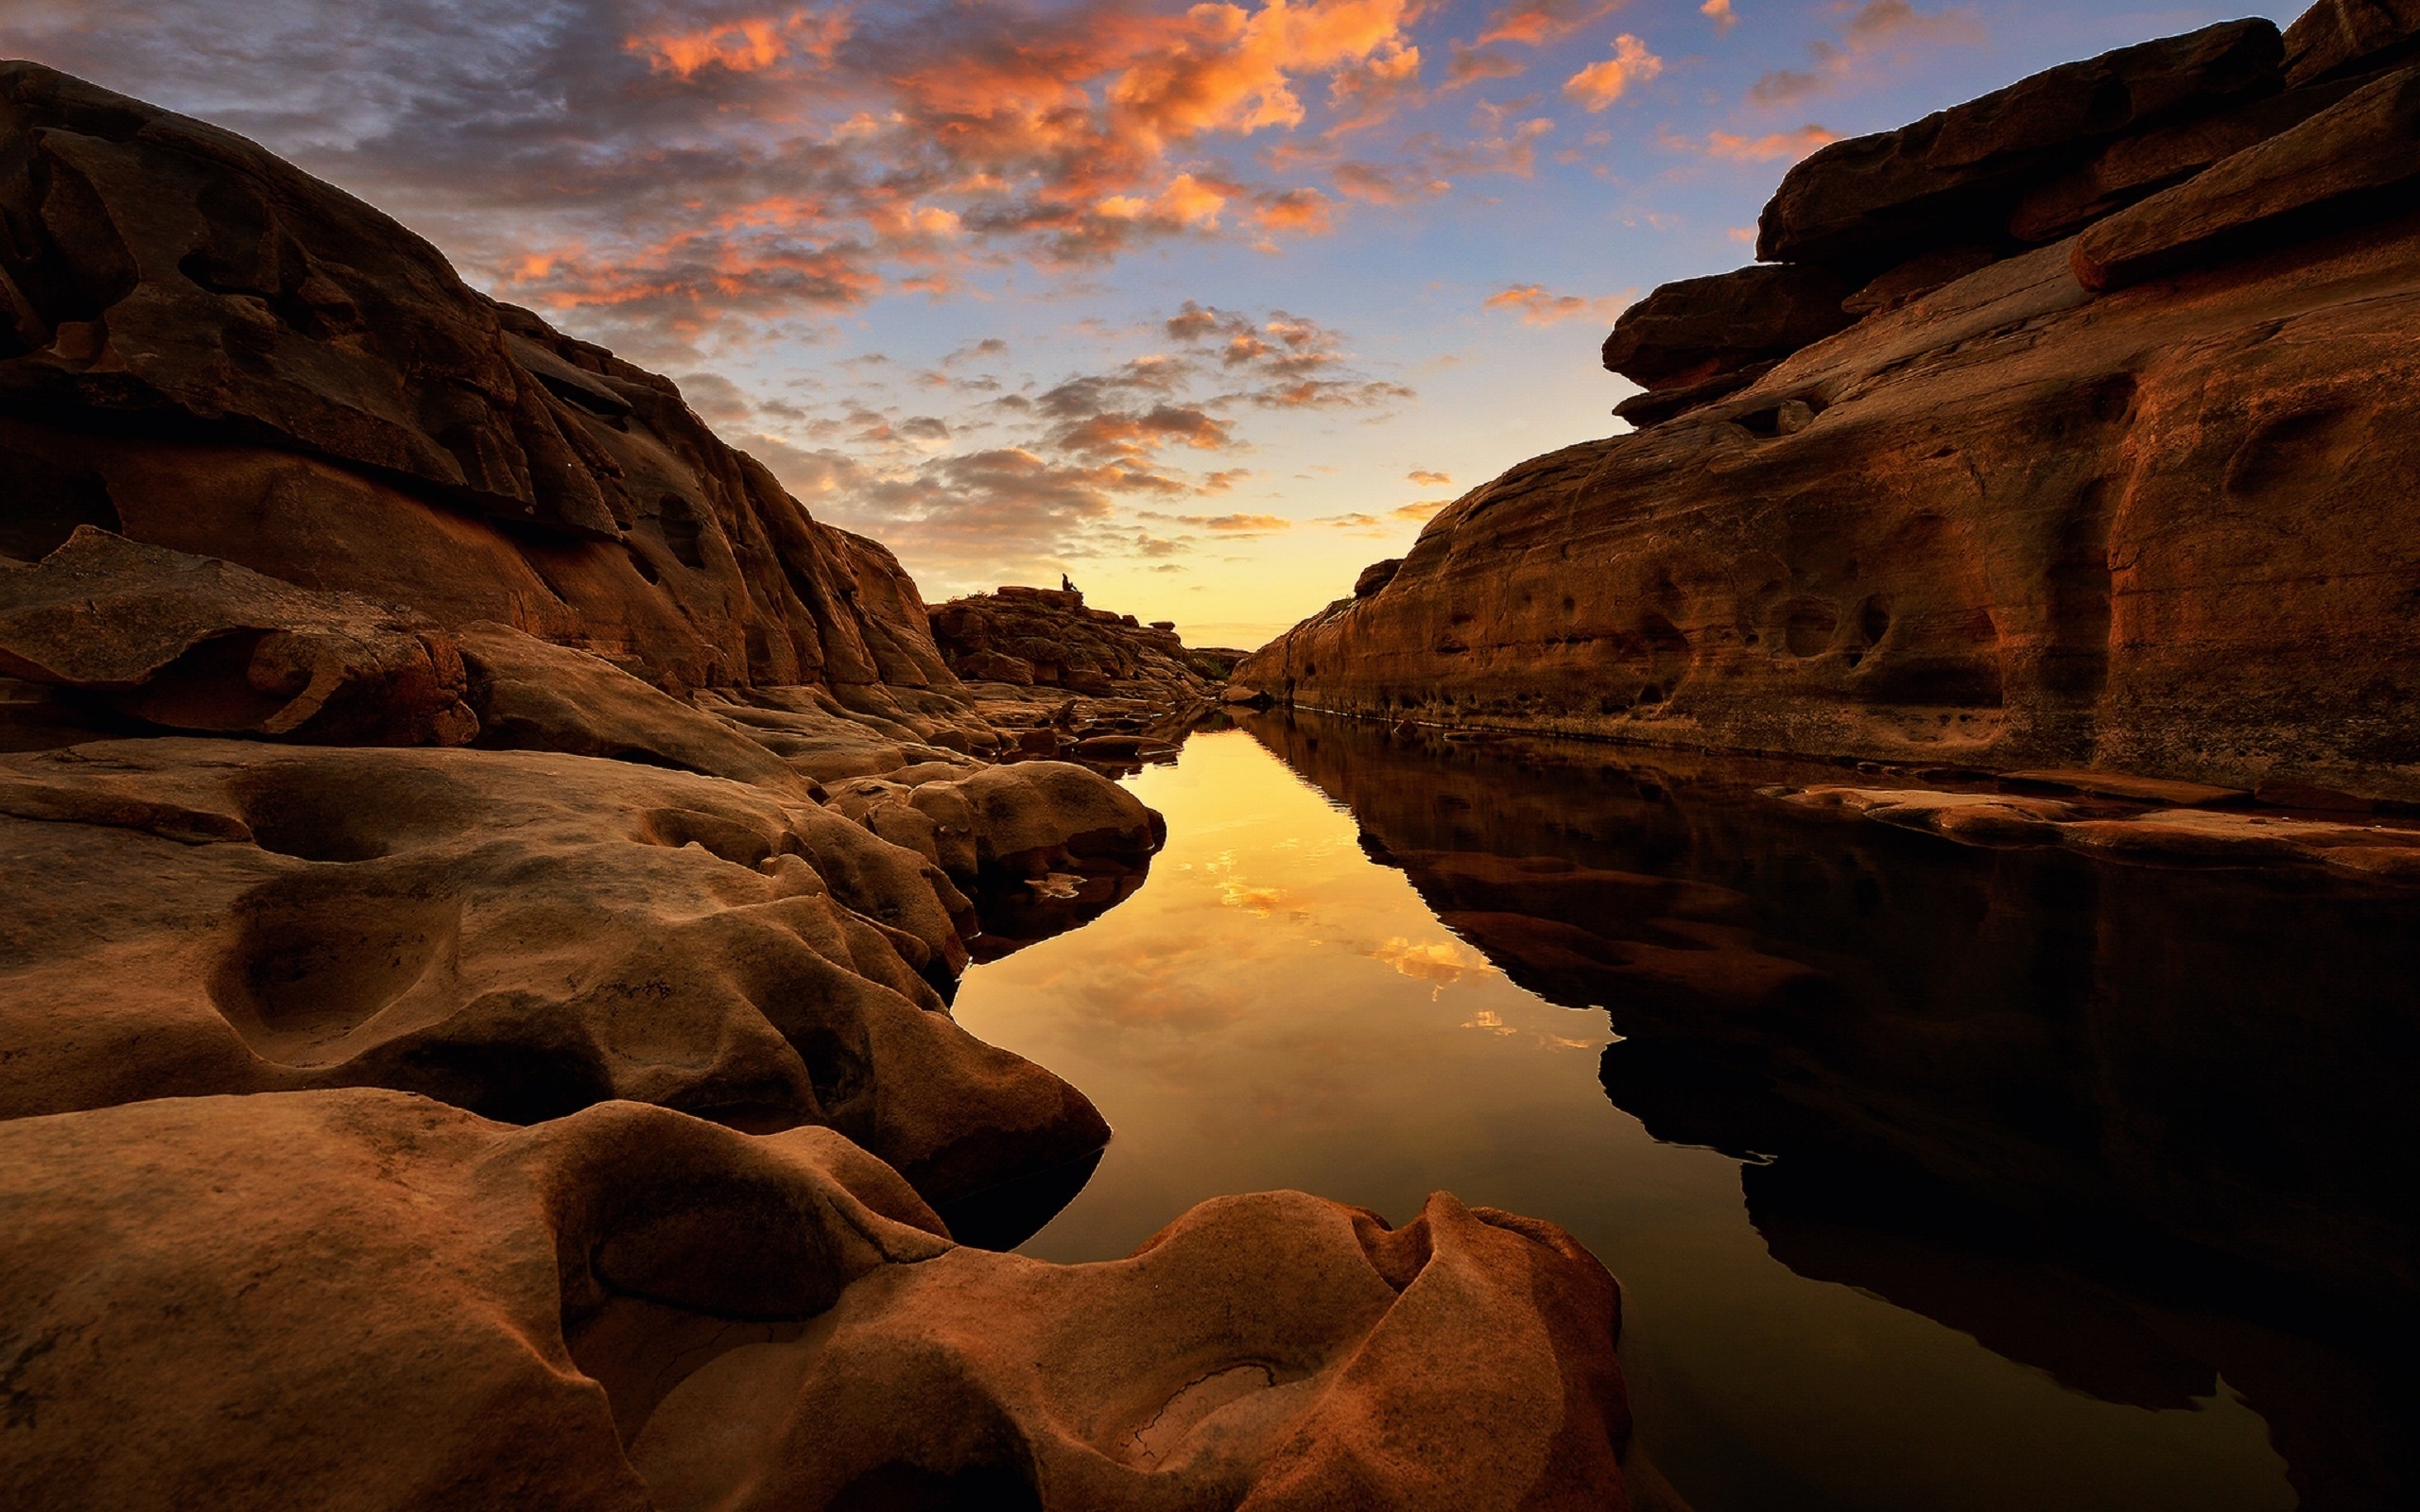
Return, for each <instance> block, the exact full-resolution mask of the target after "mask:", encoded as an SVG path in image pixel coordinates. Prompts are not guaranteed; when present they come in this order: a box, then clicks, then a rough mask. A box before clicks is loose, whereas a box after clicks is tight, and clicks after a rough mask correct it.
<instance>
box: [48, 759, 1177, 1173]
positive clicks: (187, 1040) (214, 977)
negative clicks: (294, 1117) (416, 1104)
mask: <svg viewBox="0 0 2420 1512" xmlns="http://www.w3.org/2000/svg"><path fill="white" fill-rule="evenodd" d="M1077 775H1079V776H1083V777H1089V774H1083V773H1079V774H1077ZM1102 785H1103V786H1107V784H1105V783H1104V784H1102ZM1112 791H1115V789H1113V790H1112ZM1120 796H1121V797H1122V796H1123V795H1122V794H1121V795H1120ZM1128 801H1129V802H1132V799H1128ZM0 813H5V814H6V815H8V817H5V818H0V851H5V853H6V856H7V864H6V866H5V867H0V892H5V893H6V894H7V902H6V906H5V908H0V919H5V920H6V923H5V926H0V927H4V928H5V942H6V954H5V958H4V959H0V1056H5V1057H6V1059H7V1063H8V1065H9V1077H8V1080H7V1084H6V1086H5V1088H0V1116H6V1117H25V1116H27V1115H31V1114H39V1113H49V1112H60V1111H66V1110H69V1109H74V1108H95V1107H101V1106H106V1105H109V1104H113V1103H122V1102H128V1101H132V1100H135V1099H140V1098H147V1097H178V1096H199V1095H206V1094H211V1093H219V1092H251V1091H276V1090H281V1089H295V1088H311V1087H342V1086H360V1085H369V1086H383V1087H393V1088H400V1089H403V1090H406V1091H419V1092H424V1093H427V1094H428V1095H430V1096H434V1097H437V1098H440V1099H442V1100H443V1101H446V1102H449V1103H453V1104H455V1105H457V1106H458V1107H463V1108H471V1109H473V1110H475V1111H478V1112H482V1113H485V1114H487V1115H489V1116H491V1117H496V1118H505V1119H510V1120H512V1121H514V1122H525V1123H526V1122H531V1121H535V1120H541V1119H547V1118H555V1117H560V1116H562V1115H563V1114H565V1113H569V1112H571V1111H573V1110H575V1109H577V1108H582V1107H585V1106H587V1105H589V1104H592V1103H596V1102H600V1101H605V1100H608V1099H613V1098H627V1099H631V1100H635V1101H640V1102H648V1103H655V1104H659V1105H662V1106H664V1107H667V1108H681V1109H683V1110H684V1111H687V1112H692V1113H696V1114H698V1115H699V1116H700V1117H704V1118H711V1119H715V1120H717V1121H720V1122H724V1123H728V1124H731V1125H735V1126H737V1127H741V1128H750V1129H767V1128H783V1127H788V1126H791V1125H799V1124H810V1123H811V1124H821V1125H829V1126H831V1127H835V1128H838V1129H839V1130H840V1131H842V1132H843V1133H845V1134H847V1135H848V1136H849V1137H850V1138H852V1139H854V1140H856V1142H857V1143H860V1144H862V1145H864V1146H865V1147H866V1148H868V1149H869V1150H872V1151H873V1152H874V1153H875V1154H876V1155H878V1156H880V1157H882V1158H883V1159H885V1160H889V1161H890V1163H891V1164H892V1165H894V1166H896V1167H897V1168H898V1169H899V1170H900V1171H901V1172H902V1173H903V1174H905V1175H906V1176H907V1177H908V1179H909V1180H910V1181H911V1182H913V1183H915V1184H916V1185H917V1186H918V1188H919V1190H921V1191H923V1192H924V1193H925V1196H926V1198H927V1199H928V1200H930V1201H932V1202H934V1203H935V1204H937V1205H939V1206H941V1207H942V1208H944V1209H947V1208H949V1207H950V1206H951V1205H952V1204H953V1203H956V1202H958V1201H960V1200H962V1199H968V1198H973V1197H975V1196H977V1195H978V1194H982V1193H985V1192H987V1191H989V1190H990V1189H992V1188H994V1187H997V1186H999V1185H1001V1184H1002V1183H1004V1182H1008V1181H1011V1180H1012V1179H1015V1178H1018V1177H1022V1176H1025V1175H1027V1174H1029V1173H1033V1172H1037V1171H1043V1170H1048V1169H1055V1168H1057V1167H1061V1166H1063V1165H1066V1164H1068V1163H1069V1162H1072V1161H1077V1160H1083V1159H1086V1158H1088V1157H1089V1156H1091V1155H1092V1153H1093V1152H1095V1151H1097V1150H1098V1149H1099V1148H1100V1146H1101V1145H1102V1144H1103V1143H1105V1142H1106V1140H1107V1138H1108V1128H1107V1126H1106V1125H1103V1124H1102V1122H1101V1120H1100V1116H1099V1115H1098V1113H1097V1112H1095V1111H1094V1110H1093V1108H1092V1106H1091V1105H1090V1104H1089V1103H1087V1102H1085V1101H1084V1099H1083V1097H1082V1096H1081V1095H1080V1094H1079V1093H1077V1092H1076V1091H1074V1090H1073V1089H1071V1088H1069V1087H1067V1086H1066V1085H1065V1084H1064V1083H1063V1082H1061V1081H1059V1080H1058V1079H1057V1078H1056V1077H1054V1076H1051V1075H1050V1074H1047V1073H1046V1072H1044V1071H1042V1070H1041V1069H1040V1068H1038V1067H1035V1066H1033V1065H1031V1064H1029V1063H1028V1062H1026V1061H1024V1060H1021V1059H1019V1058H1018V1057H1015V1056H1012V1055H1010V1054H1008V1053H1007V1052H1005V1051H1000V1050H995V1049H993V1048H992V1047H990V1046H988V1045H985V1044H983V1043H981V1042H980V1041H978V1040H975V1039H974V1038H972V1037H971V1036H969V1035H967V1034H966V1033H965V1032H964V1031H963V1030H961V1029H959V1027H958V1026H957V1025H956V1024H955V1023H954V1022H951V1020H950V1018H949V1016H948V1014H947V1013H946V1012H945V1011H944V1010H943V1008H942V999H941V997H940V996H939V995H938V993H937V990H936V989H937V988H946V987H948V986H950V985H951V984H952V983H953V981H954V978H955V977H956V974H957V972H958V971H959V968H960V967H962V966H963V965H964V964H965V961H966V958H967V953H966V947H965V945H964V944H963V943H962V941H961V938H960V934H959V922H958V921H957V920H956V919H954V918H953V916H954V915H956V916H958V918H959V919H965V921H966V922H965V933H966V934H968V935H972V934H973V933H974V928H973V923H972V919H971V918H969V917H968V905H967V902H966V900H965V899H964V898H963V897H962V896H961V895H960V894H959V891H958V889H957V888H956V887H955V886H953V885H951V883H950V882H949V881H948V879H947V878H946V877H945V876H943V875H942V873H941V871H940V869H939V868H937V867H934V866H932V865H930V864H929V863H925V862H923V861H922V860H920V858H919V857H917V856H916V855H915V854H914V853H912V852H910V851H903V850H901V849H899V848H898V847H896V846H892V845H890V844H888V843H886V842H884V841H883V840H881V839H879V838H878V837H876V836H875V835H873V834H871V833H867V832H866V831H865V830H864V829H863V828H861V827H860V826H858V825H856V824H854V823H852V822H850V821H849V820H848V819H847V818H845V817H843V816H840V815H838V814H834V813H830V812H828V811H826V810H823V809H821V808H818V807H817V806H815V805H814V804H813V803H811V802H807V801H805V800H804V799H796V798H790V799H785V798H783V797H782V796H779V795H776V794H770V793H767V792H764V791H762V790H759V789H754V788H750V787H745V786H742V785H740V784H737V783H734V782H717V781H715V780H712V779H708V778H700V777H693V776H690V775H688V774H685V773H679V772H667V771H661V770H657V769H654V768H650V767H647V766H640V765H631V764H627V763H619V762H602V761H595V760H583V759H580V758H577V757H569V756H559V755H545V754H535V753H530V754H522V753H509V752H494V753H490V752H480V751H398V750H314V749H278V748H274V747H268V748H264V747H257V746H244V745H227V744H221V743H216V742H208V741H194V740H151V741H130V742H121V743H99V744H88V745H83V746H78V747H70V748H67V749H63V750H57V751H49V752H43V753H38V754H31V755H24V756H17V757H12V758H7V759H5V760H0Z"/></svg>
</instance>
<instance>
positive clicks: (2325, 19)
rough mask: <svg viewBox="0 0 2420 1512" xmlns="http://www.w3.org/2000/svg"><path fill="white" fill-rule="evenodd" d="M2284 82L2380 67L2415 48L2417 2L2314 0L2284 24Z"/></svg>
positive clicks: (2418, 48)
mask: <svg viewBox="0 0 2420 1512" xmlns="http://www.w3.org/2000/svg"><path fill="white" fill-rule="evenodd" d="M2285 43H2286V82H2287V83H2289V84H2293V85H2302V84H2308V83H2313V82H2315V81H2317V80H2320V79H2324V78H2341V77H2346V76H2348V75H2355V74H2360V73H2364V72H2367V71H2369V70H2372V69H2377V68H2384V67H2386V66H2388V65H2389V64H2391V63H2396V62H2400V61H2402V60H2405V59H2407V58H2410V57H2411V55H2412V54H2413V53H2415V52H2420V4H2414V3H2413V0H2318V3H2317V4H2315V5H2313V6H2312V7H2311V8H2310V9H2308V10H2306V11H2304V12H2303V13H2302V14H2301V15H2300V16H2298V17H2296V18H2295V19H2294V24H2293V25H2292V26H2288V27H2287V28H2286V38H2285Z"/></svg>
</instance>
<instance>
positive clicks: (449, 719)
mask: <svg viewBox="0 0 2420 1512" xmlns="http://www.w3.org/2000/svg"><path fill="white" fill-rule="evenodd" d="M0 672H6V673H9V674H10V675H12V676H15V677H18V678H22V679H26V680H27V681H29V682H35V683H39V684H42V685H43V686H46V687H52V688H59V689H63V690H66V691H68V692H70V693H72V694H82V695H89V696H94V697H95V698H97V699H99V700H101V701H104V702H106V703H107V704H109V705H110V706H111V707H112V709H114V710H115V711H116V712H118V713H122V714H125V715H128V716H130V717H132V718H135V719H139V720H142V721H144V722H146V723H148V724H153V725H159V726H164V727H166V728H169V729H174V730H207V731H212V732H220V733H236V732H246V733H253V734H263V735H276V736H282V737H285V738H288V739H295V740H306V741H316V742H321V743H337V744H348V745H370V746H383V745H393V746H458V745H462V744H465V743H466V742H468V741H469V740H470V739H471V738H472V736H474V735H475V734H476V733H477V732H478V729H479V721H478V718H477V716H475V714H473V713H472V712H471V710H470V709H469V707H468V706H467V705H465V704H464V702H463V693H464V674H463V669H462V657H461V654H460V652H459V650H458V648H457V647H456V645H455V644H454V642H453V640H452V638H451V637H449V636H447V635H446V634H445V633H444V632H442V631H441V630H439V629H438V628H437V627H435V626H432V625H429V624H426V623H425V622H421V623H414V622H413V621H412V619H411V618H410V617H409V616H406V615H401V614H398V613H396V612H395V611H393V610H389V609H386V608H384V607H383V606H380V605H377V604H373V603H372V602H370V601H369V600H367V599H364V598H359V597H356V596H354V595H353V594H350V593H313V592H310V591H309V590H307V589H299V588H296V587H294V586H293V585H292V584H290V583H282V582H279V581H278V580H277V579H275V578H273V577H264V576H261V575H260V574H258V573H255V572H249V571H247V570H245V569H244V568H241V567H237V566H234V565H233V564H231V563H228V562H223V561H215V560H211V559H209V558H200V557H190V556H187V555H185V554H184V553H182V552H177V551H167V550H164V549H162V548H160V547H157V546H140V545H137V544H135V543H134V542H132V541H128V540H127V539H125V538H124V537H122V536H114V535H111V534H110V533H108V532H107V531H103V530H95V529H94V528H93V527H92V526H90V525H79V526H78V527H77V530H76V533H75V534H74V535H73V536H72V537H70V538H69V540H68V541H67V543H66V544H65V545H63V546H61V547H60V548H59V550H57V551H55V552H53V553H52V554H51V555H50V556H48V557H47V558H43V562H42V564H41V565H40V566H38V567H27V568H6V567H0Z"/></svg>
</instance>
